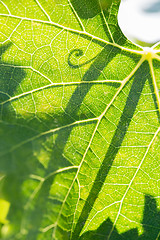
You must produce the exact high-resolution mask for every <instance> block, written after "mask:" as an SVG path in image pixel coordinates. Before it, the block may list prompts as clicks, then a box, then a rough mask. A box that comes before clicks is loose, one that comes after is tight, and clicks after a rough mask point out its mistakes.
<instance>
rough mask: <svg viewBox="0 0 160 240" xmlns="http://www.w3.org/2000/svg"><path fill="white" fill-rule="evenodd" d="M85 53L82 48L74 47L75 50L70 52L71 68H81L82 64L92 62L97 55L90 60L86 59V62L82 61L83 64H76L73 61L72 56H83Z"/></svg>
mask: <svg viewBox="0 0 160 240" xmlns="http://www.w3.org/2000/svg"><path fill="white" fill-rule="evenodd" d="M73 55H74V56H73ZM83 55H84V54H83V51H82V50H81V49H73V50H72V51H71V52H70V53H69V56H68V65H69V66H70V67H71V68H80V67H82V66H84V65H86V64H88V63H90V62H92V61H93V60H94V59H95V58H96V56H95V57H93V58H91V59H90V60H88V61H86V62H84V63H81V64H74V63H72V62H71V58H72V57H81V56H83Z"/></svg>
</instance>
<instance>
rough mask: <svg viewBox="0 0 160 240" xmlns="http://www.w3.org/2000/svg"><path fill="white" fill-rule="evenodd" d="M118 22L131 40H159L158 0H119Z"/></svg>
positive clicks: (159, 3)
mask: <svg viewBox="0 0 160 240" xmlns="http://www.w3.org/2000/svg"><path fill="white" fill-rule="evenodd" d="M118 23H119V26H120V28H121V30H122V32H123V33H124V35H125V36H126V37H127V38H128V39H130V40H131V41H133V42H139V41H142V42H145V43H149V44H154V43H156V42H158V41H160V0H121V4H120V8H119V13H118Z"/></svg>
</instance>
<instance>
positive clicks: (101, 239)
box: [78, 195, 160, 240]
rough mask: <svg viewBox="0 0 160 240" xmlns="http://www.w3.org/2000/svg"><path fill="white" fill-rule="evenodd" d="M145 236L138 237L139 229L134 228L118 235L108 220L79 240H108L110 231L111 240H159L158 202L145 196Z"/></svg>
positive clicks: (159, 214) (159, 213)
mask: <svg viewBox="0 0 160 240" xmlns="http://www.w3.org/2000/svg"><path fill="white" fill-rule="evenodd" d="M141 224H142V227H143V231H144V232H143V234H142V235H138V229H137V228H134V229H131V230H129V231H127V232H124V233H122V234H120V233H118V230H117V229H116V226H115V227H114V229H113V223H112V222H111V220H110V219H109V218H108V219H107V220H106V221H104V222H103V223H102V224H101V225H100V226H99V228H98V229H97V230H94V231H88V232H85V233H83V234H82V236H81V237H79V238H78V239H79V240H106V239H107V236H108V235H109V233H110V231H111V230H112V229H113V232H112V234H111V236H110V238H109V240H159V239H160V236H159V233H160V211H159V210H158V209H157V205H156V200H155V199H154V198H153V197H152V196H150V195H146V196H145V206H144V213H143V220H142V223H141Z"/></svg>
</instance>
